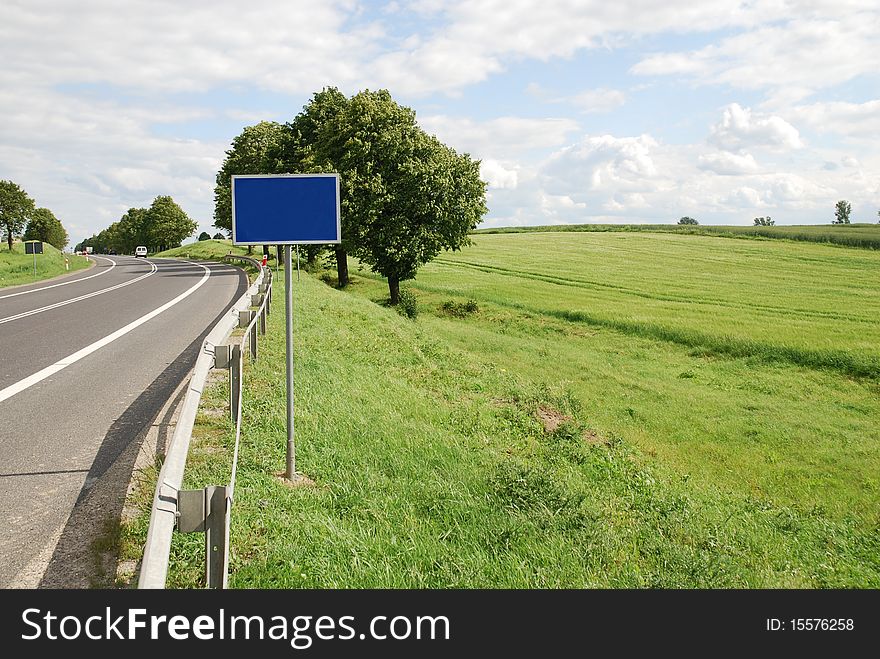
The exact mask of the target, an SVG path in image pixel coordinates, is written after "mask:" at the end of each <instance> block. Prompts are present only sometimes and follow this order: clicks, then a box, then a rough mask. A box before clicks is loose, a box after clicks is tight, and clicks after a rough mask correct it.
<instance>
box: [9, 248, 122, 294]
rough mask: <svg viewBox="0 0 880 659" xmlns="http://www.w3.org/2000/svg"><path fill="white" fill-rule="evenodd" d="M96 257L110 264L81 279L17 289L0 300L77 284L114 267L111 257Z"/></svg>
mask: <svg viewBox="0 0 880 659" xmlns="http://www.w3.org/2000/svg"><path fill="white" fill-rule="evenodd" d="M95 258H97V259H104V260H105V261H110V263H111V266H110V267H109V268H107V269H106V270H101V272H99V273H97V274H94V275H89V276H88V277H83V278H82V279H71V280H70V281H63V282H61V283H60V284H52V285H51V286H43V287H42V288H32V289H30V290H28V291H19V292H18V293H10V294H9V295H0V300H5V299H6V298H8V297H15V296H16V295H26V294H27V293H36V292H37V291H45V290H46V289H48V288H56V287H58V286H67V285H68V284H78V283H79V282H81V281H86V280H87V279H94V278H95V277H100V276H101V275H106V274H107V273H108V272H110V271H111V270H112V269H113V268H115V267H116V261H114V260H113V259H108V258H107V257H104V256H96V257H95Z"/></svg>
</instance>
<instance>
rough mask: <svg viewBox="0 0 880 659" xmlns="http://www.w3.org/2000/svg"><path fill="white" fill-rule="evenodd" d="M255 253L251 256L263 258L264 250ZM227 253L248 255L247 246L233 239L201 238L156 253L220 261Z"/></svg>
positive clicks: (159, 255) (166, 255) (160, 256)
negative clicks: (233, 241) (236, 244)
mask: <svg viewBox="0 0 880 659" xmlns="http://www.w3.org/2000/svg"><path fill="white" fill-rule="evenodd" d="M257 252H258V250H254V253H253V254H251V255H250V256H251V257H252V258H255V259H260V258H262V256H263V254H262V251H260V252H259V253H257ZM227 254H235V255H237V256H247V255H248V254H247V247H238V246H234V245H233V244H232V241H231V240H214V239H211V240H199V241H196V242H194V243H189V244H188V245H181V246H180V247H175V248H174V249H167V250H165V251H164V252H159V253H157V254H154V256H156V257H158V258H162V257H169V258H171V257H173V258H184V259H205V260H213V261H220V260H222V259H223V257H224V256H226V255H227Z"/></svg>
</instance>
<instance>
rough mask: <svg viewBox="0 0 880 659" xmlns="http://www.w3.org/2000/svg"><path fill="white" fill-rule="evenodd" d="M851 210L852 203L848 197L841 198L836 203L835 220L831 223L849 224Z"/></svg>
mask: <svg viewBox="0 0 880 659" xmlns="http://www.w3.org/2000/svg"><path fill="white" fill-rule="evenodd" d="M851 212H852V205H850V203H849V202H848V201H847V200H846V199H841V200H840V201H838V202H837V203H836V204H835V205H834V221H833V222H832V223H831V224H849V214H850V213H851Z"/></svg>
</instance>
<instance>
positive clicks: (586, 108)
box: [570, 88, 626, 113]
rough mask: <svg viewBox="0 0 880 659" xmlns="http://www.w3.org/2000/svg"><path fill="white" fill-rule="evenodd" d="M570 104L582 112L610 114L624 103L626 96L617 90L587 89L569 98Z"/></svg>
mask: <svg viewBox="0 0 880 659" xmlns="http://www.w3.org/2000/svg"><path fill="white" fill-rule="evenodd" d="M570 102H571V103H572V105H574V106H575V107H577V108H579V109H580V110H581V111H582V112H587V113H590V112H610V111H611V110H614V109H615V108H618V107H620V106H621V105H623V104H624V103H625V102H626V94H624V93H623V92H622V91H620V90H618V89H605V88H600V89H588V90H586V91H583V92H581V93H580V94H577V95H575V96H573V97H571V99H570Z"/></svg>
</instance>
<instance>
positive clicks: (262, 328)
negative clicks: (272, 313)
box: [260, 302, 269, 336]
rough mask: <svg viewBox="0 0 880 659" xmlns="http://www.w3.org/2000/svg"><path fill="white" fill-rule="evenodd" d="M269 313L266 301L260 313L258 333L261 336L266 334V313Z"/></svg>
mask: <svg viewBox="0 0 880 659" xmlns="http://www.w3.org/2000/svg"><path fill="white" fill-rule="evenodd" d="M268 313H269V303H268V302H266V306H265V307H263V313H261V314H260V334H262V335H263V336H265V335H266V314H268Z"/></svg>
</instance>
